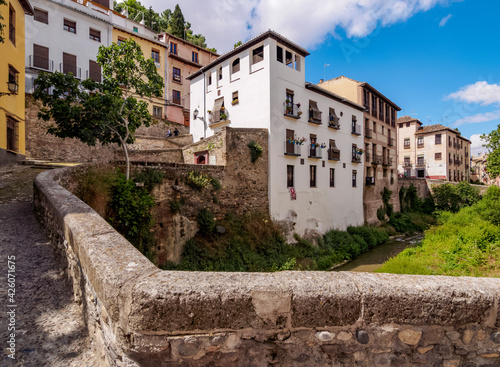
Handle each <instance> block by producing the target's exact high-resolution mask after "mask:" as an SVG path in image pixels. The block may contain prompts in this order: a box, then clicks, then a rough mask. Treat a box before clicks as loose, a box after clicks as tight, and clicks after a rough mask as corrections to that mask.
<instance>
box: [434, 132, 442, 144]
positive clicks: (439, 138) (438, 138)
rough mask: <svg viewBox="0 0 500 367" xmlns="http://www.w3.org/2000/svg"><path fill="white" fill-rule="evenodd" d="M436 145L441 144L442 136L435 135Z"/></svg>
mask: <svg viewBox="0 0 500 367" xmlns="http://www.w3.org/2000/svg"><path fill="white" fill-rule="evenodd" d="M434 144H441V134H436V135H434Z"/></svg>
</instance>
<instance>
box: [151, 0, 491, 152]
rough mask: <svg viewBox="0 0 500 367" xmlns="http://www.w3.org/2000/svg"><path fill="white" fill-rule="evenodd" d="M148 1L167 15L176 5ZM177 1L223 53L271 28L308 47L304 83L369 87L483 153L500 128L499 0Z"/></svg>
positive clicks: (405, 112)
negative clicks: (487, 137)
mask: <svg viewBox="0 0 500 367" xmlns="http://www.w3.org/2000/svg"><path fill="white" fill-rule="evenodd" d="M142 3H143V4H144V5H146V6H149V5H152V6H153V8H154V9H155V10H156V11H163V10H164V9H165V8H170V9H173V8H174V7H175V4H176V3H177V1H173V0H143V1H142ZM179 5H180V6H181V9H182V11H183V14H184V17H185V19H186V20H187V21H189V22H191V24H192V29H193V30H194V32H195V33H202V34H204V35H205V36H206V37H207V43H208V45H209V46H210V47H215V48H217V50H218V51H219V53H223V52H226V51H229V50H230V49H232V46H233V44H234V43H236V42H237V41H239V40H241V41H246V40H248V39H249V38H251V37H253V36H255V35H257V34H259V33H261V32H263V31H266V30H267V29H273V30H275V31H276V32H278V33H280V34H282V35H284V36H285V37H287V38H289V39H290V40H292V41H294V42H296V43H298V44H299V45H301V46H303V47H305V48H307V49H308V50H309V51H310V53H311V55H310V56H308V57H307V58H306V80H307V81H309V82H313V83H317V82H319V79H323V78H325V77H326V79H330V78H334V77H337V76H339V75H345V76H347V77H350V78H353V79H356V80H360V81H366V82H368V83H370V84H371V85H373V86H374V87H375V88H377V89H378V90H379V91H380V92H382V93H383V94H385V95H386V96H387V97H389V98H390V99H391V100H393V101H394V102H395V103H396V104H398V105H399V106H400V107H401V108H402V111H401V112H400V113H399V116H403V115H411V116H413V117H416V118H418V119H420V120H421V121H422V122H423V123H424V124H426V125H428V124H437V123H439V124H443V125H445V126H449V127H452V128H455V127H458V129H459V130H460V131H461V133H462V135H463V136H465V137H467V138H469V139H471V140H472V142H473V146H474V147H476V148H479V149H481V143H480V142H479V135H480V134H483V133H488V132H490V131H492V130H493V129H495V128H496V127H497V125H498V124H499V123H500V38H498V36H497V35H496V33H497V32H498V30H497V28H498V27H496V26H495V25H496V24H497V22H498V15H499V14H500V2H499V1H495V0H335V1H333V0H330V1H325V0H308V1H303V0H217V1H214V0H206V1H204V2H200V1H198V0H184V1H182V2H179ZM325 64H328V65H329V66H327V67H326V68H325V67H324V65H325ZM482 150H484V148H482ZM476 151H477V149H474V150H473V152H476Z"/></svg>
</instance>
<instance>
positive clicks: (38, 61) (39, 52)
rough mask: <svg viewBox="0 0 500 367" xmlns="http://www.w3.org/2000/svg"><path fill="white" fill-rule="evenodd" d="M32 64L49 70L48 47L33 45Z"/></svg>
mask: <svg viewBox="0 0 500 367" xmlns="http://www.w3.org/2000/svg"><path fill="white" fill-rule="evenodd" d="M33 66H34V67H35V68H40V69H44V70H49V48H48V47H44V46H40V45H33Z"/></svg>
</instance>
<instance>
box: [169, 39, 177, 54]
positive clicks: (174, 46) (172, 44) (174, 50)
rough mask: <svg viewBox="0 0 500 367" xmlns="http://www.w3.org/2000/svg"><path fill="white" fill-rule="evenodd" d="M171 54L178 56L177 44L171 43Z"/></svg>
mask: <svg viewBox="0 0 500 367" xmlns="http://www.w3.org/2000/svg"><path fill="white" fill-rule="evenodd" d="M170 53H171V54H174V55H177V43H174V42H170Z"/></svg>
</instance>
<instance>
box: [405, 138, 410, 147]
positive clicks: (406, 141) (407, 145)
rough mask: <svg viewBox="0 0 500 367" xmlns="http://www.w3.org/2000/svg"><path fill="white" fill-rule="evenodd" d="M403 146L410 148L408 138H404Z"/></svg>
mask: <svg viewBox="0 0 500 367" xmlns="http://www.w3.org/2000/svg"><path fill="white" fill-rule="evenodd" d="M404 147H405V149H409V148H410V138H405V140H404Z"/></svg>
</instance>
